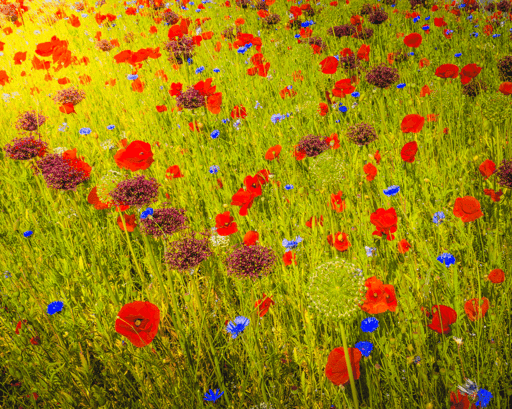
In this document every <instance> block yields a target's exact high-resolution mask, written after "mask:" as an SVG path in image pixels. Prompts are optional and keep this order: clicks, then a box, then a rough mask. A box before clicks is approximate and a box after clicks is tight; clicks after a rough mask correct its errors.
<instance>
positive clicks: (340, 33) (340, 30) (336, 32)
mask: <svg viewBox="0 0 512 409" xmlns="http://www.w3.org/2000/svg"><path fill="white" fill-rule="evenodd" d="M355 32H356V29H355V27H354V26H353V25H351V24H343V25H341V26H335V27H331V28H330V29H329V30H327V34H329V35H332V36H336V37H338V38H341V37H349V36H351V35H352V34H354V33H355Z"/></svg>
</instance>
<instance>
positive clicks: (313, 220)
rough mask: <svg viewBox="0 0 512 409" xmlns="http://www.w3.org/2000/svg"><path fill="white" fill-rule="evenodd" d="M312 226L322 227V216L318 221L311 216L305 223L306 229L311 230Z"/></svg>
mask: <svg viewBox="0 0 512 409" xmlns="http://www.w3.org/2000/svg"><path fill="white" fill-rule="evenodd" d="M313 224H314V225H315V226H317V225H320V226H323V225H324V216H320V219H318V218H316V217H315V216H311V217H310V218H309V220H308V221H307V222H306V227H309V228H310V229H311V228H313Z"/></svg>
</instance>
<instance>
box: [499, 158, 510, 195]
mask: <svg viewBox="0 0 512 409" xmlns="http://www.w3.org/2000/svg"><path fill="white" fill-rule="evenodd" d="M496 174H497V175H498V184H499V185H500V186H504V187H506V188H509V189H512V159H511V160H505V159H504V160H503V161H502V162H501V165H500V167H499V168H498V170H497V171H496Z"/></svg>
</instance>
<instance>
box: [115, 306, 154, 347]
mask: <svg viewBox="0 0 512 409" xmlns="http://www.w3.org/2000/svg"><path fill="white" fill-rule="evenodd" d="M159 323H160V310H159V309H158V307H157V306H156V305H154V304H151V303H150V302H149V301H145V302H144V301H134V302H131V303H128V304H125V305H124V306H123V307H122V308H121V310H120V311H119V313H118V314H117V319H116V327H115V329H116V332H117V333H118V334H121V335H123V336H125V337H126V338H128V339H129V341H130V342H131V343H132V344H133V345H135V346H136V347H137V348H142V347H144V346H146V345H148V344H150V343H151V341H153V338H155V336H156V334H157V332H158V325H159Z"/></svg>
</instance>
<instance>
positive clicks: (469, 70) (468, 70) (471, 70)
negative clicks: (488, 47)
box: [460, 64, 482, 82]
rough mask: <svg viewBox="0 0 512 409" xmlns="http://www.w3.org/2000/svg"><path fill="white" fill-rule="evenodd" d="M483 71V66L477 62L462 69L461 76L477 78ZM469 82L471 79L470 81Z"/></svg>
mask: <svg viewBox="0 0 512 409" xmlns="http://www.w3.org/2000/svg"><path fill="white" fill-rule="evenodd" d="M480 71H482V67H479V66H478V65H476V64H467V65H465V66H464V67H462V69H461V70H460V76H461V77H468V78H470V79H471V78H475V77H476V76H477V75H478V74H480ZM468 82H469V81H468Z"/></svg>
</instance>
